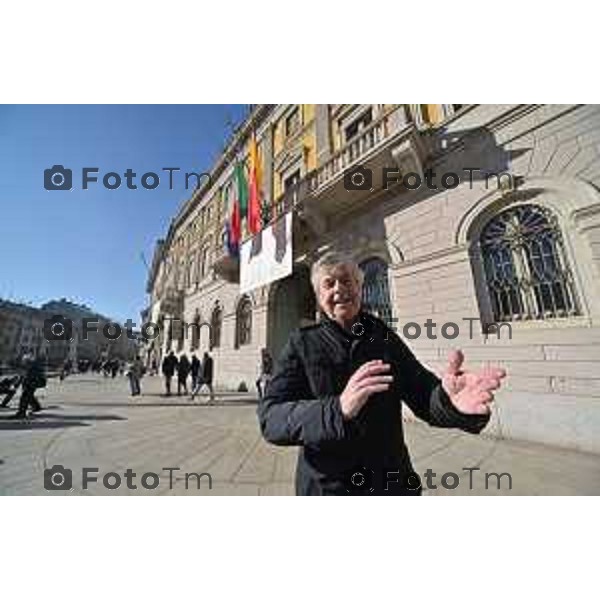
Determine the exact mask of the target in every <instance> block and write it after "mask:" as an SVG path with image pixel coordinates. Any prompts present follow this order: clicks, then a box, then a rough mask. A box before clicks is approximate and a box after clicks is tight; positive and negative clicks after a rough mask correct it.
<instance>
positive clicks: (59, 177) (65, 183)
mask: <svg viewBox="0 0 600 600" xmlns="http://www.w3.org/2000/svg"><path fill="white" fill-rule="evenodd" d="M44 188H46V189H47V190H49V191H52V190H70V189H72V188H73V172H72V171H71V169H65V168H64V167H63V166H62V165H54V166H53V167H51V168H50V169H44Z"/></svg>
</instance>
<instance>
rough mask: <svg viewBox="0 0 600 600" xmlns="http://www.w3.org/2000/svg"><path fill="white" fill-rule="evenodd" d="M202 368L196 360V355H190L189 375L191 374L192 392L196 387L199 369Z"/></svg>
mask: <svg viewBox="0 0 600 600" xmlns="http://www.w3.org/2000/svg"><path fill="white" fill-rule="evenodd" d="M201 368H202V363H201V362H200V361H199V360H198V357H197V356H196V353H195V352H194V353H193V354H192V360H191V373H192V391H193V390H195V389H196V386H197V385H198V376H199V375H200V369H201Z"/></svg>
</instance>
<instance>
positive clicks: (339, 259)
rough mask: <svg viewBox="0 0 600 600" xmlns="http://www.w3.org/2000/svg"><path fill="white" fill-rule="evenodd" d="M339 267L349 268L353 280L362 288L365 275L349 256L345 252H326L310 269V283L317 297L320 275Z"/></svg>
mask: <svg viewBox="0 0 600 600" xmlns="http://www.w3.org/2000/svg"><path fill="white" fill-rule="evenodd" d="M340 265H345V266H347V267H350V270H351V272H352V274H353V276H354V279H355V280H356V281H357V283H358V284H359V285H361V286H362V284H363V281H364V279H365V274H364V273H363V272H362V270H361V268H360V267H359V266H358V264H357V263H356V261H355V260H354V258H352V256H351V255H350V254H348V253H345V252H334V251H332V252H327V253H326V254H324V255H323V256H321V257H320V258H319V259H318V260H317V261H315V262H314V263H313V265H312V268H311V270H310V281H311V283H312V286H313V289H314V290H315V293H316V294H317V296H318V291H319V282H320V279H321V276H322V274H323V273H324V272H325V273H328V272H330V271H332V270H333V269H335V267H338V266H340Z"/></svg>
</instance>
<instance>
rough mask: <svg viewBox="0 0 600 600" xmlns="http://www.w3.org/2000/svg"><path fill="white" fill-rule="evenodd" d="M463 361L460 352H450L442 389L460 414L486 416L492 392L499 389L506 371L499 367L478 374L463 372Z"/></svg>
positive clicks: (488, 368) (492, 397)
mask: <svg viewBox="0 0 600 600" xmlns="http://www.w3.org/2000/svg"><path fill="white" fill-rule="evenodd" d="M464 359H465V357H464V355H463V353H462V352H461V351H460V350H453V351H452V352H450V354H449V356H448V366H447V367H446V371H445V373H444V374H443V376H442V387H443V388H444V390H445V391H446V393H447V394H448V396H449V398H450V401H451V402H452V404H453V405H454V406H455V407H456V408H457V409H458V410H459V411H460V412H462V413H464V414H467V415H485V414H488V413H489V412H490V411H491V403H492V402H493V401H494V394H493V391H494V390H497V389H498V388H499V387H500V380H501V379H502V378H504V377H505V376H506V371H505V370H504V369H500V368H499V367H486V368H485V369H483V370H482V371H480V372H475V371H464V370H462V366H463V362H464Z"/></svg>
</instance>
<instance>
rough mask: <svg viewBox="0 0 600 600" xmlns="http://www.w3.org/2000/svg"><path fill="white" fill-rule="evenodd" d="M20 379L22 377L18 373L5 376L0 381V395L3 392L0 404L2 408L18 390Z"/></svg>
mask: <svg viewBox="0 0 600 600" xmlns="http://www.w3.org/2000/svg"><path fill="white" fill-rule="evenodd" d="M21 379H22V377H21V376H20V375H15V376H14V377H5V378H4V379H2V380H1V381H0V395H2V394H4V400H2V403H1V404H0V406H2V408H6V407H7V406H8V404H9V402H10V401H11V400H12V399H13V397H14V395H15V394H16V393H17V391H18V390H19V386H20V385H21Z"/></svg>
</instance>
